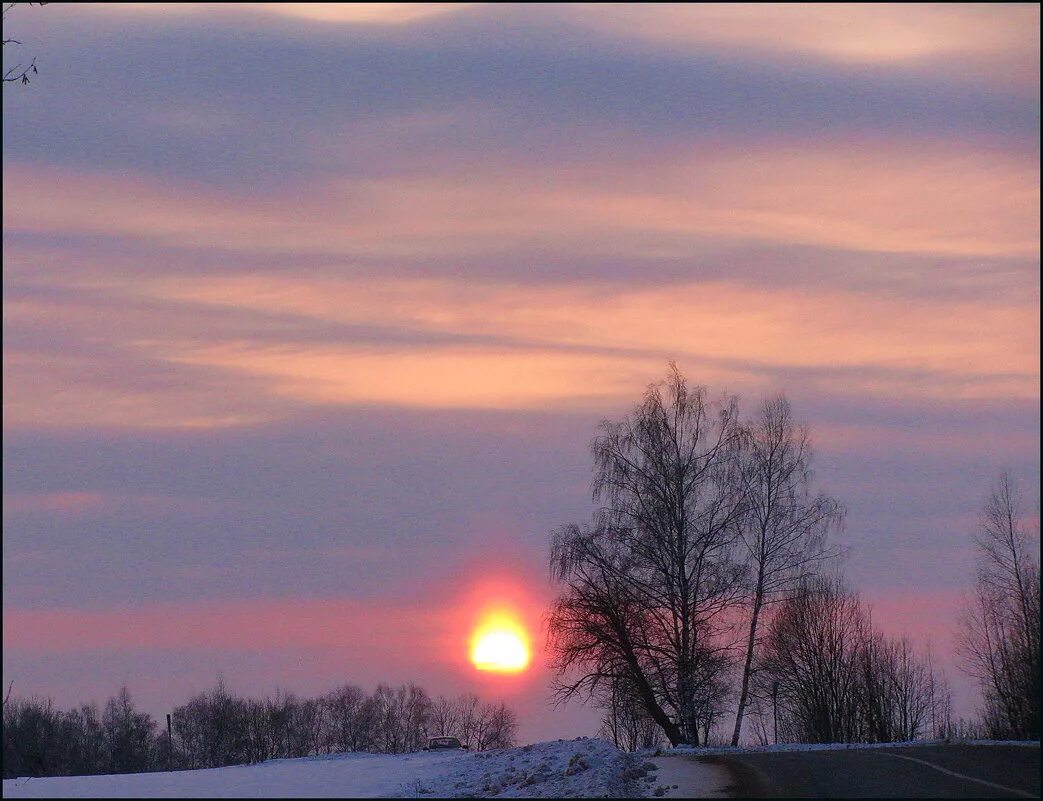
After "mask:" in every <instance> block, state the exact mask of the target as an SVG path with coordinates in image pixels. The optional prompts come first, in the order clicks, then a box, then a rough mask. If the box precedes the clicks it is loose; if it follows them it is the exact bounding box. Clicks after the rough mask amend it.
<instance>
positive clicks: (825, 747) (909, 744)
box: [639, 740, 1039, 758]
mask: <svg viewBox="0 0 1043 801" xmlns="http://www.w3.org/2000/svg"><path fill="white" fill-rule="evenodd" d="M925 745H1020V746H1027V747H1035V748H1039V740H906V741H903V742H898V743H779V744H778V745H751V746H734V745H710V746H702V745H701V746H691V745H679V746H677V747H676V748H649V749H645V750H644V751H641V752H639V753H640V755H641V756H644V757H645V758H648V757H655V756H704V755H705V756H710V755H715V754H724V755H727V754H771V753H779V752H785V751H845V750H848V749H864V748H917V747H919V746H925Z"/></svg>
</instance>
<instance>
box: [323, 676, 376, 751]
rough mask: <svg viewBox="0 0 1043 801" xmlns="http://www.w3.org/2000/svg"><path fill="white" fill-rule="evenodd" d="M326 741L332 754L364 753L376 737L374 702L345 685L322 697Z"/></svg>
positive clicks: (360, 690) (355, 689)
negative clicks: (328, 735) (323, 700)
mask: <svg viewBox="0 0 1043 801" xmlns="http://www.w3.org/2000/svg"><path fill="white" fill-rule="evenodd" d="M326 707H327V723H328V725H329V727H330V738H329V739H330V742H331V745H332V747H333V750H336V751H367V750H369V749H370V748H372V746H373V741H374V738H375V736H376V720H377V708H376V702H375V701H374V700H373V699H372V698H369V697H367V696H366V693H365V692H363V690H362V688H360V687H356V686H355V685H353V684H346V685H344V686H343V687H341V688H340V689H338V690H334V691H333V692H332V693H330V694H329V695H327V696H326Z"/></svg>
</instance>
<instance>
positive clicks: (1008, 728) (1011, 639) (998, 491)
mask: <svg viewBox="0 0 1043 801" xmlns="http://www.w3.org/2000/svg"><path fill="white" fill-rule="evenodd" d="M975 545H976V547H977V551H978V569H977V582H976V586H975V591H974V597H973V600H972V602H971V603H970V605H969V606H968V608H966V609H965V610H964V614H963V618H962V631H961V633H960V636H959V639H958V650H959V652H960V654H961V656H962V657H963V660H964V665H965V667H966V669H967V671H968V672H969V673H970V674H971V675H972V676H974V677H975V678H977V679H978V681H979V683H980V685H981V687H982V691H983V695H984V702H985V707H984V718H985V720H984V723H985V727H986V729H987V730H988V731H989V732H990V734H991V736H994V737H1019V738H1030V739H1038V737H1039V731H1040V729H1039V705H1040V704H1039V701H1040V697H1039V671H1040V658H1039V625H1040V605H1039V604H1040V599H1039V596H1040V585H1039V559H1038V553H1039V528H1038V520H1037V522H1036V526H1035V530H1033V529H1032V528H1030V526H1029V525H1028V523H1027V521H1026V520H1025V513H1024V509H1023V501H1022V498H1021V494H1020V492H1019V490H1018V487H1017V484H1016V482H1015V481H1014V479H1013V478H1012V476H1011V474H1010V472H1009V471H1007V470H1004V471H1002V472H1001V473H1000V476H999V480H998V481H997V483H996V486H995V487H994V488H993V490H992V492H991V493H990V494H989V496H988V498H987V499H986V501H985V505H984V508H983V510H982V514H981V518H980V521H979V526H978V533H977V536H976V537H975Z"/></svg>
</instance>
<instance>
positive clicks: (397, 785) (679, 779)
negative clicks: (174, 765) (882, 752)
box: [3, 738, 727, 798]
mask: <svg viewBox="0 0 1043 801" xmlns="http://www.w3.org/2000/svg"><path fill="white" fill-rule="evenodd" d="M660 763H662V764H660ZM726 780H727V776H726V775H725V772H723V771H720V770H718V769H716V768H715V767H714V766H704V765H701V764H700V763H697V762H695V761H694V760H687V759H679V760H674V759H672V758H665V759H663V760H659V759H656V760H650V759H647V758H641V757H638V756H635V755H633V754H627V753H624V752H622V751H620V750H618V749H617V748H616V747H615V746H613V745H612V744H611V743H608V742H605V741H604V740H594V739H587V738H580V739H576V740H557V741H555V742H546V743H536V744H534V745H527V746H524V747H522V748H511V749H505V750H499V751H486V752H483V753H477V754H472V753H467V752H459V751H455V752H434V753H418V754H399V755H394V756H392V755H380V754H335V755H331V756H328V757H313V758H307V759H280V760H271V761H269V762H262V763H260V764H258V765H241V766H236V767H228V768H214V769H209V770H186V771H175V772H171V773H138V774H125V775H119V776H68V777H56V778H40V779H26V778H23V779H8V780H5V781H4V783H3V795H4V798H45V797H50V798H54V797H58V798H110V797H111V798H173V797H195V798H228V797H245V798H273V797H289V798H301V797H310V798H323V797H325V798H331V797H341V798H343V797H353V798H374V797H420V798H423V797H442V798H453V797H472V798H475V797H477V798H491V797H507V798H582V797H586V798H597V797H602V798H604V797H609V798H613V797H614V798H620V797H624V798H625V797H635V796H660V797H663V796H667V797H669V796H671V795H678V794H680V795H686V796H688V797H699V796H703V797H716V796H717V795H719V794H720V793H721V792H722V790H723V786H724V784H725V783H726Z"/></svg>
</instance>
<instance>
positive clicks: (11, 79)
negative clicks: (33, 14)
mask: <svg viewBox="0 0 1043 801" xmlns="http://www.w3.org/2000/svg"><path fill="white" fill-rule="evenodd" d="M17 5H26V6H45V5H47V3H4V5H3V21H4V25H5V26H6V25H7V14H8V12H9V11H11V9H13V8H14V7H15V6H17ZM9 44H10V45H21V44H22V43H21V42H20V41H18V40H17V39H11V38H8V37H6V36H5V37H4V39H3V46H4V47H5V48H6V47H7V46H8V45H9ZM36 74H37V70H36V59H35V58H34V59H32V61H30V62H29V63H28V64H25V63H23V62H18V63H17V64H15V65H14V66H12V67H5V68H4V83H5V84H8V83H20V84H22V85H23V86H24V85H25V84H27V83H29V76H30V75H36Z"/></svg>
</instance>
